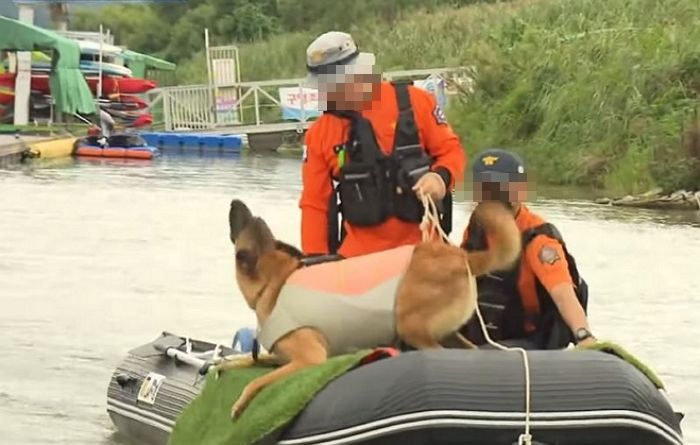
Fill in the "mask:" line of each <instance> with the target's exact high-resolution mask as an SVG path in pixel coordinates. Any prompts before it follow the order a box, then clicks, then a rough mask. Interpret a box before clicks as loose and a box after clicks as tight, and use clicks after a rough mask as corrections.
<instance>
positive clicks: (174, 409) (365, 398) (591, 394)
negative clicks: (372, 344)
mask: <svg viewBox="0 0 700 445" xmlns="http://www.w3.org/2000/svg"><path fill="white" fill-rule="evenodd" d="M187 345H189V346H187ZM215 347H216V345H214V344H210V343H206V342H200V341H188V342H186V341H185V339H183V338H181V337H178V336H175V335H171V334H168V333H163V335H162V336H161V337H159V338H158V339H156V340H155V341H153V342H152V343H149V344H146V345H144V346H141V347H138V348H136V349H133V350H131V351H130V352H129V353H128V355H127V357H126V358H125V360H124V361H123V363H122V364H121V365H120V366H119V367H118V368H117V369H116V371H115V372H114V375H113V376H112V379H111V381H110V383H109V388H108V392H107V411H108V412H109V415H110V417H111V418H112V421H113V422H114V424H115V425H116V427H117V428H118V430H119V431H120V432H121V433H122V434H124V435H126V436H128V437H132V438H134V439H137V440H138V442H139V443H148V444H153V445H165V444H166V442H167V440H168V435H169V433H170V431H171V430H172V427H173V425H174V422H175V420H176V418H177V416H178V415H179V414H180V413H181V412H182V410H183V409H184V408H185V406H186V405H187V404H188V403H189V402H190V401H191V400H193V399H194V398H195V397H196V396H197V394H198V393H199V391H200V390H201V387H202V385H203V379H202V378H201V377H200V375H199V373H200V371H205V370H206V368H207V364H208V363H209V360H210V359H211V356H212V353H213V350H214V349H215ZM188 348H189V349H190V350H189V351H188ZM219 353H220V354H223V355H230V354H234V353H236V351H234V350H233V349H231V348H228V347H224V348H219ZM528 357H529V363H530V376H531V377H530V378H531V417H530V419H531V434H532V437H533V445H534V444H538V445H682V444H683V443H684V442H683V438H682V433H681V428H680V421H681V418H682V416H681V415H679V414H677V413H675V412H674V411H673V409H672V408H671V406H670V404H669V403H668V401H667V400H666V398H665V396H664V394H663V393H662V392H660V391H659V390H657V389H656V388H655V387H654V385H653V384H652V383H651V382H650V381H649V380H648V379H647V378H646V377H645V376H644V375H643V374H642V373H641V372H639V371H638V370H637V369H636V368H634V367H633V366H632V365H630V364H628V363H627V362H625V361H623V360H621V359H619V358H617V357H615V356H612V355H609V354H605V353H602V352H597V351H566V350H564V351H561V350H559V351H529V352H528ZM139 393H140V394H139ZM339 401H341V402H339ZM524 406H525V377H524V367H523V360H522V356H521V355H520V354H519V353H515V352H505V351H496V350H478V351H468V350H449V349H445V350H440V351H412V352H405V353H402V354H400V355H399V356H397V357H392V358H386V359H382V360H379V361H377V362H374V363H370V364H367V365H364V366H361V367H359V368H357V369H354V370H352V371H350V372H348V373H347V374H345V375H343V376H341V377H339V378H338V379H336V380H334V381H333V382H331V383H330V384H329V385H327V386H326V387H325V388H324V389H323V390H322V391H321V392H320V393H319V394H318V395H317V396H316V397H315V398H314V399H313V400H312V402H311V403H310V404H309V405H308V406H307V407H306V409H305V410H304V411H303V412H302V413H301V414H300V415H298V416H297V418H296V419H295V420H294V421H293V422H292V424H290V425H289V426H288V427H287V429H286V430H285V431H283V432H282V434H281V437H280V438H279V439H278V440H279V442H278V443H279V444H280V445H318V444H334V445H340V444H377V445H399V444H411V445H423V444H425V445H447V444H450V445H457V444H460V445H492V444H493V445H511V444H517V443H518V437H519V436H520V434H522V433H523V431H524V418H525V416H524Z"/></svg>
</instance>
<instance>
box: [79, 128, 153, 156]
mask: <svg viewBox="0 0 700 445" xmlns="http://www.w3.org/2000/svg"><path fill="white" fill-rule="evenodd" d="M98 140H99V137H97V136H87V137H84V138H80V139H78V140H77V141H75V144H74V147H73V155H74V156H89V157H103V158H129V159H153V158H154V157H157V156H158V155H159V154H160V150H159V149H158V148H157V147H151V146H149V145H148V144H147V143H146V141H145V140H144V139H143V138H142V137H141V136H139V135H136V134H123V135H122V134H118V135H114V136H111V137H109V138H108V139H107V145H106V146H104V147H103V146H102V145H100V143H99V142H98Z"/></svg>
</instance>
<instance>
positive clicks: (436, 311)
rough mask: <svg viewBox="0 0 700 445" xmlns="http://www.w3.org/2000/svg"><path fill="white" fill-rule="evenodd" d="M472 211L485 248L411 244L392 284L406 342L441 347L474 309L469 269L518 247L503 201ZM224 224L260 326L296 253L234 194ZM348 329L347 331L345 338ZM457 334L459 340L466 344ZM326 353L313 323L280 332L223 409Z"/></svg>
mask: <svg viewBox="0 0 700 445" xmlns="http://www.w3.org/2000/svg"><path fill="white" fill-rule="evenodd" d="M473 217H474V218H476V220H477V221H478V222H479V223H480V224H481V225H482V227H483V228H484V230H485V231H486V233H487V234H488V235H489V236H491V237H492V238H491V240H490V241H491V243H490V248H489V249H488V250H485V251H479V252H471V253H467V252H466V251H465V250H463V249H461V248H459V247H457V246H453V245H449V244H447V243H445V242H443V241H442V240H433V241H427V242H422V243H419V244H418V245H416V246H415V248H413V251H412V253H411V256H410V260H409V262H408V267H407V268H406V270H405V272H404V273H403V275H402V277H401V279H400V282H399V283H398V287H397V288H396V293H395V295H394V299H393V305H394V306H393V307H394V323H395V335H396V337H397V338H398V339H400V340H402V341H403V342H404V343H406V344H408V345H410V346H412V347H414V348H417V349H426V348H441V347H442V345H441V341H443V340H444V339H446V338H447V337H448V336H450V335H455V333H456V332H457V331H458V330H459V328H460V327H461V326H463V325H464V324H465V323H466V322H467V321H468V320H469V319H470V318H471V317H472V315H473V314H474V311H475V309H476V305H477V293H476V280H475V277H477V276H480V275H484V274H488V273H490V272H493V271H496V270H502V269H506V268H508V267H510V266H511V265H512V264H513V263H514V262H515V261H516V260H517V258H518V256H519V254H520V250H521V237H520V232H519V230H518V228H517V226H516V225H515V220H514V217H513V214H512V212H511V211H510V210H509V209H508V208H506V206H504V205H503V204H501V203H498V202H482V203H480V204H478V205H477V207H476V209H475V210H474V215H473ZM229 224H230V238H231V241H232V242H233V244H234V246H235V252H236V280H237V283H238V287H239V289H240V291H241V293H242V294H243V297H244V298H245V300H246V303H247V304H248V306H249V307H250V308H251V309H253V310H254V311H255V314H256V316H257V319H258V324H259V326H260V325H263V324H264V323H265V321H266V320H267V319H268V318H269V317H270V314H271V313H272V312H273V309H274V308H275V305H276V303H277V301H278V296H279V295H280V292H281V290H282V288H283V286H284V285H285V282H286V280H287V279H288V278H289V277H290V275H292V273H294V272H295V271H296V270H297V269H299V268H300V267H302V261H301V260H302V257H303V255H302V253H301V252H300V251H299V250H298V249H296V248H295V247H293V246H290V245H288V244H285V243H283V242H281V241H279V240H277V239H275V237H274V236H273V234H272V232H271V231H270V229H269V227H268V226H267V224H266V223H265V221H263V220H262V219H261V218H259V217H256V216H253V214H252V213H251V211H250V209H248V207H247V206H246V205H245V204H244V203H243V202H242V201H239V200H233V201H232V202H231V209H230V212H229ZM341 261H342V260H341ZM343 335H346V334H345V333H344V332H343ZM352 335H353V333H352V332H348V333H347V336H349V337H348V338H351V337H352ZM457 335H458V334H457ZM459 337H460V339H461V340H462V341H463V342H464V344H465V346H467V347H474V346H473V345H472V344H471V343H469V342H468V341H467V340H466V339H464V338H463V337H461V336H459ZM377 346H379V345H377ZM328 357H329V347H328V342H327V341H326V338H325V336H324V334H323V332H320V331H319V330H318V329H315V328H311V327H301V328H298V329H295V330H292V331H290V332H288V333H287V334H286V335H283V336H282V337H280V338H279V340H278V341H276V342H275V343H274V345H272V347H271V348H270V350H269V354H267V355H261V356H260V357H259V358H258V362H263V363H275V364H281V365H282V366H280V367H278V368H277V369H275V370H274V371H272V372H270V373H268V374H266V375H264V376H261V377H259V378H257V379H255V380H253V381H252V382H250V383H249V384H248V385H247V386H246V387H245V388H244V390H243V392H242V393H241V395H240V397H239V398H238V400H237V401H236V402H235V403H234V405H233V407H232V409H231V417H232V418H236V417H238V416H239V415H240V413H241V412H242V411H243V410H244V409H245V407H246V406H247V405H248V403H249V402H250V401H251V400H252V399H253V398H254V397H255V395H256V394H257V393H258V392H259V391H260V390H261V389H263V388H264V387H265V386H267V385H269V384H271V383H273V382H275V381H277V380H279V379H281V378H284V377H286V376H288V375H290V374H292V373H294V372H295V371H298V370H300V369H302V368H306V367H309V366H314V365H317V364H321V363H323V362H325V361H326V359H327V358H328ZM252 364H253V359H252V358H251V357H249V356H246V357H243V358H233V359H225V360H224V361H223V362H220V363H219V364H217V365H216V366H215V367H214V368H213V369H214V370H215V372H217V375H218V373H221V372H223V371H226V370H229V369H232V368H236V367H245V366H250V365H252Z"/></svg>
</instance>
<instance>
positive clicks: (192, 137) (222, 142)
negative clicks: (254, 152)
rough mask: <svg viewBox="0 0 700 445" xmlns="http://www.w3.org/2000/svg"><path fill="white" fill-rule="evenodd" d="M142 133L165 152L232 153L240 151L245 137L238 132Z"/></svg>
mask: <svg viewBox="0 0 700 445" xmlns="http://www.w3.org/2000/svg"><path fill="white" fill-rule="evenodd" d="M140 135H141V137H142V138H144V139H145V140H146V142H147V143H148V145H151V146H153V147H158V148H159V149H161V150H162V151H163V154H175V153H181V154H195V155H204V156H212V155H213V156H216V155H231V154H238V153H240V152H241V149H242V148H243V138H242V137H241V136H240V135H236V134H226V135H217V134H197V133H173V132H171V133H169V132H164V133H158V132H147V133H146V132H144V133H140Z"/></svg>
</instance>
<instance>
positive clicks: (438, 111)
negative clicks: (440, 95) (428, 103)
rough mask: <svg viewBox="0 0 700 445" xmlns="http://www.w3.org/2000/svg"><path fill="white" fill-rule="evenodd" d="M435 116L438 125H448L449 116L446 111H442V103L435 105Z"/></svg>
mask: <svg viewBox="0 0 700 445" xmlns="http://www.w3.org/2000/svg"><path fill="white" fill-rule="evenodd" d="M433 117H434V118H435V122H437V124H438V125H447V117H446V116H445V112H444V111H442V108H440V105H435V108H433Z"/></svg>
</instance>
